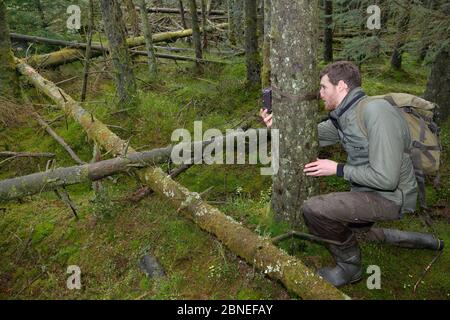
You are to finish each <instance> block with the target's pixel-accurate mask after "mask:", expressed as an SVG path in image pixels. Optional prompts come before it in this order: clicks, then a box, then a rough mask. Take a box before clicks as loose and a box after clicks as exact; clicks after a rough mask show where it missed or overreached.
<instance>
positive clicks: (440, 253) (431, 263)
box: [413, 250, 444, 293]
mask: <svg viewBox="0 0 450 320" xmlns="http://www.w3.org/2000/svg"><path fill="white" fill-rule="evenodd" d="M443 252H444V250H441V251H439V252H438V253H437V254H436V256H435V257H434V258H433V260H431V262H430V263H429V264H428V265H427V267H426V268H425V270H424V271H423V273H422V275H421V276H420V278H419V280H417V282H416V284H415V285H414V289H413V292H414V293H416V290H417V288H418V287H419V285H420V283H421V281H422V280H423V278H425V275H426V274H427V272H428V271H429V270H430V269H431V266H432V265H433V264H434V263H435V262H436V261H437V259H439V257H440V256H441V255H442V253H443Z"/></svg>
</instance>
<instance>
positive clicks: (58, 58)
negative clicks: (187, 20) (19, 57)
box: [11, 23, 228, 68]
mask: <svg viewBox="0 0 450 320" xmlns="http://www.w3.org/2000/svg"><path fill="white" fill-rule="evenodd" d="M227 25H228V24H227V23H223V24H218V25H215V26H209V27H208V28H206V29H205V30H206V32H211V31H214V30H216V29H217V28H222V27H226V26H227ZM191 35H192V29H186V30H180V31H170V32H162V33H156V34H154V35H153V36H152V40H153V43H157V42H164V41H169V40H176V39H180V38H185V37H189V36H191ZM11 39H13V40H21V41H27V42H36V43H45V44H50V45H58V46H66V47H68V48H64V49H61V50H59V51H55V52H51V53H47V54H43V55H36V56H31V57H29V58H26V59H25V60H24V61H26V63H28V64H30V65H31V66H35V67H41V68H46V67H51V66H58V65H61V64H65V63H70V62H73V61H77V60H80V59H83V58H84V56H85V51H84V50H81V49H86V47H87V43H81V42H74V41H64V40H55V39H49V38H44V37H36V36H27V35H22V34H17V33H12V34H11ZM144 44H145V39H144V37H143V36H140V37H133V38H128V39H127V45H128V46H129V47H137V46H140V45H144ZM91 50H93V51H92V52H91V54H90V57H91V58H93V57H98V56H100V55H102V53H103V52H108V51H109V49H108V46H107V45H106V46H103V45H102V44H101V43H92V44H91Z"/></svg>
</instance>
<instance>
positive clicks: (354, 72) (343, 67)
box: [320, 61, 361, 91]
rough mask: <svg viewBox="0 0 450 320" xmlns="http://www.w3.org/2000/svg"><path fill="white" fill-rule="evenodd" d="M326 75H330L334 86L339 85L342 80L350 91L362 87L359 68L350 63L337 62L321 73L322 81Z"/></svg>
mask: <svg viewBox="0 0 450 320" xmlns="http://www.w3.org/2000/svg"><path fill="white" fill-rule="evenodd" d="M324 75H328V78H329V79H330V82H331V83H332V84H333V85H337V84H338V82H339V81H340V80H342V81H344V82H345V83H346V84H347V86H348V89H349V91H350V90H352V89H354V88H356V87H361V73H360V72H359V69H358V67H357V66H356V65H355V64H353V63H352V62H350V61H337V62H334V63H332V64H329V65H328V66H326V67H325V68H324V69H323V70H322V71H321V72H320V79H322V77H323V76H324Z"/></svg>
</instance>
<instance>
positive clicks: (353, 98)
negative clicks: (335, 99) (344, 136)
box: [330, 87, 366, 119]
mask: <svg viewBox="0 0 450 320" xmlns="http://www.w3.org/2000/svg"><path fill="white" fill-rule="evenodd" d="M365 96H366V94H365V92H364V91H363V90H362V89H361V87H356V88H354V89H352V90H351V91H350V92H349V93H348V94H347V95H346V96H345V98H344V100H342V101H341V103H340V104H339V105H338V106H337V107H336V109H334V110H333V111H331V112H330V117H333V118H335V119H337V118H339V117H340V116H342V115H343V114H344V113H345V111H347V110H348V109H349V108H350V107H352V106H353V105H354V104H355V103H356V102H357V101H359V100H360V99H361V98H363V97H365Z"/></svg>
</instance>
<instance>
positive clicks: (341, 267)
mask: <svg viewBox="0 0 450 320" xmlns="http://www.w3.org/2000/svg"><path fill="white" fill-rule="evenodd" d="M352 243H353V244H352V245H350V246H348V245H340V246H338V245H333V244H330V245H327V248H328V250H329V251H330V253H331V255H332V256H333V258H334V260H335V262H336V266H335V267H334V268H331V267H325V268H322V269H320V270H319V272H318V273H319V275H320V276H321V277H322V278H324V279H325V280H327V281H328V282H329V283H331V284H332V285H333V286H335V287H340V286H343V285H346V284H348V283H353V282H356V281H359V280H361V277H362V267H361V252H360V250H359V247H358V243H357V242H356V240H353V241H352Z"/></svg>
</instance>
